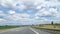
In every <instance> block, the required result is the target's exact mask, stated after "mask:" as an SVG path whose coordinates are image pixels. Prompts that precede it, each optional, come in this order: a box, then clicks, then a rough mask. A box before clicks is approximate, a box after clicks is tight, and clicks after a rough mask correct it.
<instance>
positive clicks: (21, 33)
mask: <svg viewBox="0 0 60 34" xmlns="http://www.w3.org/2000/svg"><path fill="white" fill-rule="evenodd" d="M0 34H52V33H49V32H45V31H41V30H38V29H34V28H31V27H22V28H17V29H15V30H9V31H6V32H0Z"/></svg>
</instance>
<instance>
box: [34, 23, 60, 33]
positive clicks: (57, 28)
mask: <svg viewBox="0 0 60 34" xmlns="http://www.w3.org/2000/svg"><path fill="white" fill-rule="evenodd" d="M34 28H38V29H41V30H45V31H48V32H52V33H55V34H60V24H42V25H37V26H34Z"/></svg>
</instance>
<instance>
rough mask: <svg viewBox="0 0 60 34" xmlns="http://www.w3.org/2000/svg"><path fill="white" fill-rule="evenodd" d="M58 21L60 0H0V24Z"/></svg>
mask: <svg viewBox="0 0 60 34" xmlns="http://www.w3.org/2000/svg"><path fill="white" fill-rule="evenodd" d="M51 21H54V22H55V23H60V0H0V25H31V24H46V23H47V24H48V23H50V22H51Z"/></svg>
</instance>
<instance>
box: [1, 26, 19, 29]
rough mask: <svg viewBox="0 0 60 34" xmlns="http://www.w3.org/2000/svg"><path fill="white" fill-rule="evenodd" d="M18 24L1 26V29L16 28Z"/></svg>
mask: <svg viewBox="0 0 60 34" xmlns="http://www.w3.org/2000/svg"><path fill="white" fill-rule="evenodd" d="M16 27H18V26H0V29H9V28H16Z"/></svg>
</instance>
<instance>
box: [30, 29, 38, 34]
mask: <svg viewBox="0 0 60 34" xmlns="http://www.w3.org/2000/svg"><path fill="white" fill-rule="evenodd" d="M30 29H31V30H32V31H33V32H35V33H36V34H39V33H38V32H37V31H35V30H34V29H33V28H30Z"/></svg>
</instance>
